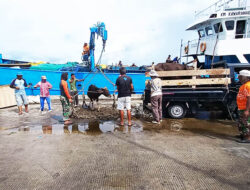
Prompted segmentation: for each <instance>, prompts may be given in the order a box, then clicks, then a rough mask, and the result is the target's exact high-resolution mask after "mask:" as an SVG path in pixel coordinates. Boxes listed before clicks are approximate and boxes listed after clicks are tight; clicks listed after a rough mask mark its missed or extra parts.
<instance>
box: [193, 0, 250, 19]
mask: <svg viewBox="0 0 250 190" xmlns="http://www.w3.org/2000/svg"><path fill="white" fill-rule="evenodd" d="M247 1H248V0H219V1H217V2H216V3H215V4H213V5H211V6H209V7H208V8H206V9H204V10H202V11H200V12H197V13H196V14H195V19H201V18H203V17H207V16H210V15H211V14H212V13H216V12H219V11H225V10H230V9H237V10H245V9H247Z"/></svg>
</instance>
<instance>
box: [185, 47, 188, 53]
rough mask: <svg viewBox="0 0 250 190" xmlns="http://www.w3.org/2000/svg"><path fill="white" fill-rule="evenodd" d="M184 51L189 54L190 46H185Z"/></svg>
mask: <svg viewBox="0 0 250 190" xmlns="http://www.w3.org/2000/svg"><path fill="white" fill-rule="evenodd" d="M184 51H185V53H186V54H188V46H185V48H184Z"/></svg>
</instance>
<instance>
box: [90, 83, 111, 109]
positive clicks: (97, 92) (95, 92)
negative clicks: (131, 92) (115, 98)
mask: <svg viewBox="0 0 250 190" xmlns="http://www.w3.org/2000/svg"><path fill="white" fill-rule="evenodd" d="M102 94H103V95H104V96H106V97H111V95H110V93H109V90H108V89H107V88H106V87H105V88H98V87H97V86H95V85H93V84H91V85H90V86H89V88H88V92H87V95H88V97H89V99H90V103H91V104H92V106H89V107H90V109H92V110H93V102H94V101H96V102H97V104H98V100H99V97H100V96H101V95H102ZM99 110H100V107H99V106H98V111H99Z"/></svg>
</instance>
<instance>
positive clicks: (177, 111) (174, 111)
mask: <svg viewBox="0 0 250 190" xmlns="http://www.w3.org/2000/svg"><path fill="white" fill-rule="evenodd" d="M186 113H187V108H186V106H185V105H184V104H180V103H179V104H171V105H170V106H168V115H169V116H170V117H172V118H173V119H181V118H183V117H185V116H186Z"/></svg>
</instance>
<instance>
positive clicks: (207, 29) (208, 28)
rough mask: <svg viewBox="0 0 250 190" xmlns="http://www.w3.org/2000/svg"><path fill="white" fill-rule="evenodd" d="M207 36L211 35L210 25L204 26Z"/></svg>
mask: <svg viewBox="0 0 250 190" xmlns="http://www.w3.org/2000/svg"><path fill="white" fill-rule="evenodd" d="M205 30H206V34H207V36H210V35H213V29H212V26H208V27H206V28H205Z"/></svg>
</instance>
